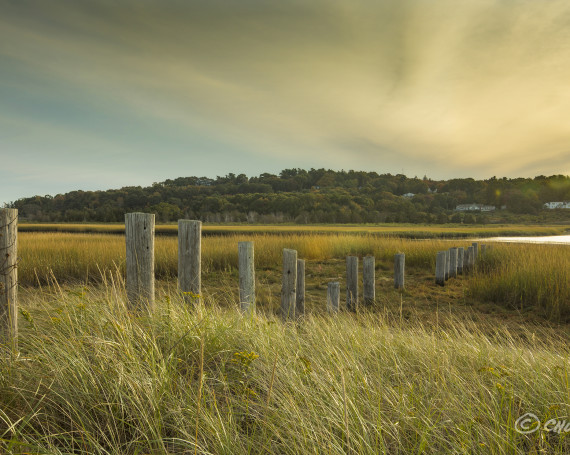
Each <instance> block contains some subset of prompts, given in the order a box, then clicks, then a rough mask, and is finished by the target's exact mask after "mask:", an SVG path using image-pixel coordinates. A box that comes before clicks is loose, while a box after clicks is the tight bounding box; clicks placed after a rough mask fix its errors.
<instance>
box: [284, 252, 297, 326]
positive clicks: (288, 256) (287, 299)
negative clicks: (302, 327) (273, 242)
mask: <svg viewBox="0 0 570 455" xmlns="http://www.w3.org/2000/svg"><path fill="white" fill-rule="evenodd" d="M296 294H297V251H295V250H290V249H287V248H285V249H284V250H283V285H282V286H281V316H282V318H283V319H285V320H287V319H295V305H296V303H295V300H296Z"/></svg>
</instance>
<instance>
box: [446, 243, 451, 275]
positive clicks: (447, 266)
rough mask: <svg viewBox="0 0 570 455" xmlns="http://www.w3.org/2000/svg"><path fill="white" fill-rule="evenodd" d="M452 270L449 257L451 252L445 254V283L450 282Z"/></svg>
mask: <svg viewBox="0 0 570 455" xmlns="http://www.w3.org/2000/svg"><path fill="white" fill-rule="evenodd" d="M450 268H451V259H450V257H449V250H447V251H446V252H445V281H447V280H449V269H450Z"/></svg>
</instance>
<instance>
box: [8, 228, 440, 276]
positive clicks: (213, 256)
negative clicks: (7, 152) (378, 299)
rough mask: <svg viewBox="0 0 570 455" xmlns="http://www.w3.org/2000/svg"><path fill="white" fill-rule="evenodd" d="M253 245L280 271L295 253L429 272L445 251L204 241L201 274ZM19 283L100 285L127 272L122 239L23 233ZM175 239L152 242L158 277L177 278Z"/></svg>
mask: <svg viewBox="0 0 570 455" xmlns="http://www.w3.org/2000/svg"><path fill="white" fill-rule="evenodd" d="M244 240H249V241H253V242H254V245H255V265H256V267H259V268H278V267H279V265H280V264H281V261H282V258H281V255H282V251H283V248H293V249H296V250H297V251H298V253H299V257H302V258H305V259H307V260H327V259H332V258H338V259H340V258H344V257H345V256H346V255H349V254H355V255H360V256H364V255H367V254H373V255H375V256H376V258H377V259H378V260H379V261H385V262H390V261H392V260H393V257H394V254H396V253H398V252H405V253H406V265H408V266H410V267H424V268H431V267H433V266H434V265H435V259H434V257H435V252H436V251H437V250H438V249H445V248H448V247H449V243H448V242H446V241H444V240H428V241H417V240H408V239H402V238H390V237H386V238H379V237H376V236H373V235H351V234H334V235H331V234H303V235H300V234H287V235H279V236H274V235H269V234H255V235H244V234H242V235H227V236H212V237H204V238H203V240H202V267H203V272H204V273H205V274H207V273H210V272H214V271H227V270H230V269H232V268H234V269H235V268H236V267H237V243H238V242H239V241H244ZM19 242H20V249H19V251H20V262H19V279H20V282H21V284H23V285H33V284H38V283H45V282H46V281H47V279H48V278H49V277H51V276H52V275H53V276H55V277H56V278H57V279H58V280H59V281H69V280H75V281H77V280H79V281H89V280H94V281H98V280H100V277H101V274H102V272H103V273H104V272H106V271H115V270H117V269H118V270H120V271H121V272H124V270H125V239H124V236H121V235H109V234H69V233H21V234H20V235H19ZM177 248H178V247H177V239H176V238H173V237H157V238H156V240H155V261H156V276H157V277H158V278H173V277H176V275H177V267H178V259H177V258H178V250H177Z"/></svg>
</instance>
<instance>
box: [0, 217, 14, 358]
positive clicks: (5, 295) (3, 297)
mask: <svg viewBox="0 0 570 455" xmlns="http://www.w3.org/2000/svg"><path fill="white" fill-rule="evenodd" d="M0 343H2V344H7V345H10V347H11V348H12V349H13V350H14V351H16V350H17V348H18V210H17V209H0Z"/></svg>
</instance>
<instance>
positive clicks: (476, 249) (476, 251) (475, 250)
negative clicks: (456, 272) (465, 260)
mask: <svg viewBox="0 0 570 455" xmlns="http://www.w3.org/2000/svg"><path fill="white" fill-rule="evenodd" d="M471 245H472V246H473V264H472V265H473V266H475V264H476V263H477V259H478V258H479V244H478V243H477V242H473V243H472V244H471Z"/></svg>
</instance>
